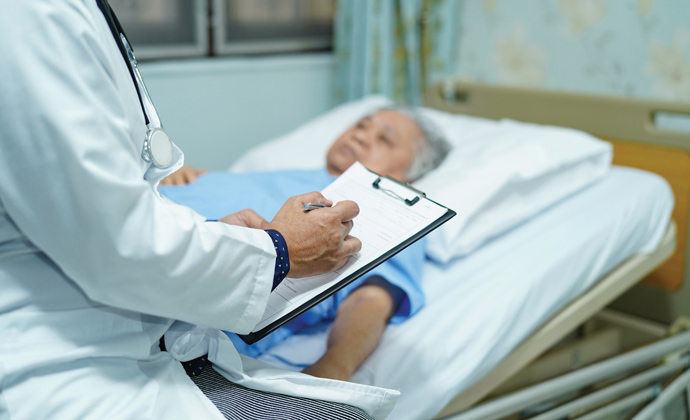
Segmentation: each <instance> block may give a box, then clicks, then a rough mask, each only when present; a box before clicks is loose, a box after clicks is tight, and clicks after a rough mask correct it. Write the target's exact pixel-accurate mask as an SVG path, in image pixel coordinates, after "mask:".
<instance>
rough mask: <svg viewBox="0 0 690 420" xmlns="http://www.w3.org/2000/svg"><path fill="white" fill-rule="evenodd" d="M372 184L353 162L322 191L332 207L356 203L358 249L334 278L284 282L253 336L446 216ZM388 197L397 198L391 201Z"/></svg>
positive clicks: (397, 188)
mask: <svg viewBox="0 0 690 420" xmlns="http://www.w3.org/2000/svg"><path fill="white" fill-rule="evenodd" d="M377 178H378V175H376V174H374V173H372V172H369V171H368V170H367V169H365V168H364V166H362V165H361V164H360V163H358V162H356V163H355V164H354V165H352V166H351V167H350V168H349V169H348V170H347V171H345V173H343V174H342V175H340V176H339V177H338V178H337V179H336V180H335V181H333V183H331V184H330V185H329V186H328V187H326V188H325V189H324V190H323V191H321V193H322V194H323V195H324V196H325V197H326V198H327V199H329V200H331V201H333V202H334V203H337V202H338V201H343V200H352V201H354V202H356V203H357V205H358V206H359V209H360V213H359V215H358V216H357V217H356V218H355V219H354V226H353V228H352V231H351V232H350V235H352V236H354V237H356V238H359V240H360V241H362V249H361V251H360V252H359V253H357V254H355V255H354V256H352V257H350V259H349V260H348V262H347V264H345V266H343V267H342V268H340V269H339V270H336V271H334V272H331V273H327V274H322V275H318V276H312V277H305V278H300V279H293V278H289V277H288V278H286V279H285V280H283V282H282V283H281V284H280V285H279V286H278V287H277V288H276V289H275V290H274V291H273V292H272V293H271V295H270V296H269V298H268V304H267V306H266V311H265V312H264V314H263V316H262V319H261V321H260V322H259V323H258V324H257V325H256V327H255V328H254V331H253V332H256V331H259V330H261V329H263V328H265V327H266V326H268V325H270V324H272V323H273V322H275V321H277V320H279V319H280V318H282V317H284V316H286V315H288V314H289V313H290V312H292V311H294V310H297V309H298V308H300V307H301V306H302V305H304V304H306V303H307V302H309V301H310V300H311V299H313V298H315V297H316V296H318V295H319V294H320V293H322V292H324V291H326V290H327V289H329V288H331V287H333V286H334V285H336V284H337V283H338V282H340V281H345V280H346V279H348V277H349V276H351V275H352V274H353V273H355V272H356V271H357V270H359V269H361V268H363V267H365V266H367V265H368V264H371V263H373V262H374V261H375V260H377V259H378V258H380V257H381V256H383V255H384V254H385V253H386V252H388V251H390V250H391V249H394V248H396V247H397V246H399V245H400V244H401V243H403V242H404V241H405V240H407V239H409V238H411V237H413V236H414V235H415V234H417V233H419V232H420V231H421V230H423V229H424V228H425V227H427V226H429V225H430V224H431V223H432V222H434V221H436V220H437V219H439V218H440V217H441V216H443V215H444V214H446V212H447V211H448V209H446V208H445V207H443V206H440V205H438V204H436V203H433V202H431V201H429V200H426V199H421V200H420V201H418V202H417V203H415V204H414V205H412V206H409V205H407V204H405V202H404V201H403V200H401V199H400V198H399V197H402V198H410V199H411V198H414V197H415V196H416V194H415V193H414V191H412V190H411V189H409V188H407V187H405V186H402V185H399V184H397V183H395V182H392V181H390V180H387V179H385V178H384V179H382V180H381V183H380V187H381V189H376V188H374V187H373V185H372V184H373V183H374V181H375V180H376V179H377ZM386 191H389V193H386ZM390 192H394V193H395V194H397V195H398V196H399V197H395V196H393V195H392V194H390ZM312 211H320V210H318V209H317V210H312Z"/></svg>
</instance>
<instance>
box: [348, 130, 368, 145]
mask: <svg viewBox="0 0 690 420" xmlns="http://www.w3.org/2000/svg"><path fill="white" fill-rule="evenodd" d="M352 137H353V138H354V139H355V141H356V142H357V143H359V144H361V145H362V146H369V144H370V141H369V136H368V134H367V133H366V131H365V130H361V129H358V130H355V132H354V133H353V135H352Z"/></svg>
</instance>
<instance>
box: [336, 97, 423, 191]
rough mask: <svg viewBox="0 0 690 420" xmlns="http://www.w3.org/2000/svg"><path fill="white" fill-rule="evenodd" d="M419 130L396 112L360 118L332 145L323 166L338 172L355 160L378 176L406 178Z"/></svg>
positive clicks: (420, 136)
mask: <svg viewBox="0 0 690 420" xmlns="http://www.w3.org/2000/svg"><path fill="white" fill-rule="evenodd" d="M421 139H422V132H421V131H420V130H419V127H418V126H417V124H416V123H415V122H414V121H413V120H411V119H410V118H408V117H406V116H405V115H403V114H400V113H398V112H395V111H388V110H385V111H379V112H377V113H376V114H373V115H371V116H369V117H365V118H362V119H361V120H360V121H359V122H358V123H357V124H355V125H354V126H353V127H350V128H349V129H348V130H347V131H345V132H344V133H343V134H342V135H341V136H340V137H338V139H337V140H336V141H335V142H334V143H333V144H332V145H331V148H330V149H329V150H328V154H327V155H326V169H328V172H329V173H331V174H333V175H340V174H342V173H343V172H345V170H346V169H347V168H349V167H350V165H352V164H353V163H355V162H356V161H359V162H360V163H361V164H362V165H364V167H366V168H367V169H369V170H371V171H374V172H376V173H378V174H380V175H388V176H390V177H393V178H395V179H398V180H400V181H406V179H405V173H406V172H407V169H408V168H409V167H410V165H411V164H412V160H413V158H414V153H415V150H416V146H417V144H416V143H417V142H418V141H421Z"/></svg>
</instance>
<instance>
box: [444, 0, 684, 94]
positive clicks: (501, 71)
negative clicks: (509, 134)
mask: <svg viewBox="0 0 690 420" xmlns="http://www.w3.org/2000/svg"><path fill="white" fill-rule="evenodd" d="M459 9H460V10H459V13H460V18H459V22H458V32H459V35H458V42H456V43H455V48H457V51H456V53H455V57H456V59H455V60H456V62H455V70H454V72H453V73H454V74H455V76H454V77H456V78H459V79H465V80H473V81H479V82H483V83H490V84H505V85H512V86H528V87H540V88H544V89H552V90H567V91H577V92H583V93H596V94H604V95H616V96H632V97H640V98H654V99H661V100H670V101H682V102H690V0H521V1H515V0H463V1H460V8H459ZM446 74H447V73H446Z"/></svg>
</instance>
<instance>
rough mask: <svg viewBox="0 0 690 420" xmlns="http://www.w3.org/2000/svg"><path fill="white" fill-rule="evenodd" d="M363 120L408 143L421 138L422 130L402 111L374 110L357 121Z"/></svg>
mask: <svg viewBox="0 0 690 420" xmlns="http://www.w3.org/2000/svg"><path fill="white" fill-rule="evenodd" d="M365 121H368V122H371V123H372V124H373V125H375V127H376V128H378V129H381V130H382V131H384V132H386V133H388V134H390V135H392V136H395V137H397V138H400V139H401V140H406V141H407V142H409V143H410V144H413V143H414V142H416V141H419V140H421V138H422V131H421V129H420V128H419V126H418V125H417V122H416V121H415V120H414V119H412V118H411V117H408V116H407V115H405V114H403V113H402V112H398V111H395V110H393V109H382V110H380V111H376V112H374V113H373V114H369V115H367V116H365V117H363V118H362V119H360V120H359V123H361V122H365Z"/></svg>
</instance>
